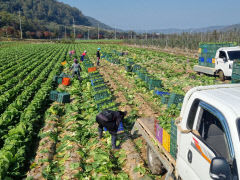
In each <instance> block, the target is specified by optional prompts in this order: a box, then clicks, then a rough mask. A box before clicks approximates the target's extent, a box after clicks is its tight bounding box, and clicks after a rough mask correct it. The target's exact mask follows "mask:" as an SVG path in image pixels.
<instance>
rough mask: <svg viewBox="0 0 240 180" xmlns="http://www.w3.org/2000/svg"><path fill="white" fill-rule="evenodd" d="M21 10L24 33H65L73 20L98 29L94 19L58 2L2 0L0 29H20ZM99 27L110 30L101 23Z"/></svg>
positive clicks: (46, 0) (53, 0) (78, 23)
mask: <svg viewBox="0 0 240 180" xmlns="http://www.w3.org/2000/svg"><path fill="white" fill-rule="evenodd" d="M19 10H20V12H21V20H22V28H23V30H24V32H26V31H30V32H37V31H51V32H55V33H57V32H58V33H59V32H63V31H64V26H67V27H69V28H70V27H71V26H72V24H73V19H74V21H75V24H76V25H83V26H93V27H96V24H93V22H96V21H93V18H89V17H86V16H84V15H83V14H82V12H81V11H80V10H79V9H77V8H74V7H71V6H69V5H66V4H64V3H62V2H58V1H57V0H0V28H9V27H11V28H13V30H17V29H19V17H18V13H19ZM97 22H99V21H97ZM99 26H100V27H101V28H103V27H106V29H109V28H110V27H109V26H106V25H105V24H103V23H100V22H99ZM67 31H68V30H67Z"/></svg>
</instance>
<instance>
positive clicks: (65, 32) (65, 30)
mask: <svg viewBox="0 0 240 180" xmlns="http://www.w3.org/2000/svg"><path fill="white" fill-rule="evenodd" d="M64 27H65V34H64V36H65V40H66V38H67V30H66V26H64Z"/></svg>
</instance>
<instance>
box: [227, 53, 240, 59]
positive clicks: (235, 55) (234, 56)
mask: <svg viewBox="0 0 240 180" xmlns="http://www.w3.org/2000/svg"><path fill="white" fill-rule="evenodd" d="M228 56H229V59H230V60H234V59H240V51H228Z"/></svg>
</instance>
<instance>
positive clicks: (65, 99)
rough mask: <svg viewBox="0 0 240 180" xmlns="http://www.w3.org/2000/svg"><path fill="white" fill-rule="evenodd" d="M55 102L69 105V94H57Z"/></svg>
mask: <svg viewBox="0 0 240 180" xmlns="http://www.w3.org/2000/svg"><path fill="white" fill-rule="evenodd" d="M57 101H58V102H59V103H70V94H69V93H66V92H63V93H58V99H57Z"/></svg>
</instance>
